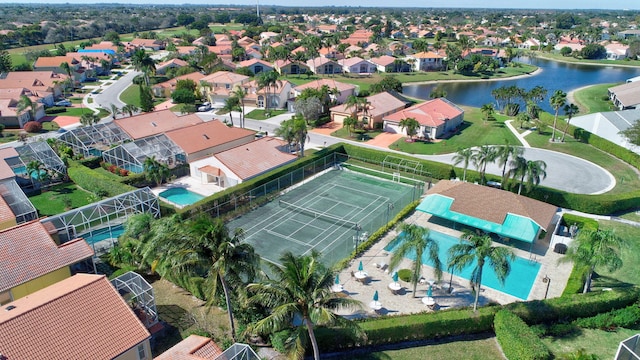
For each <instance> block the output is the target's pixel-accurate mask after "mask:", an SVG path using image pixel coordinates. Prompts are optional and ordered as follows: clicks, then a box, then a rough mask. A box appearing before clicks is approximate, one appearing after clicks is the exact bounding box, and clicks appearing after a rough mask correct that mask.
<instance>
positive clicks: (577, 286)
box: [562, 264, 589, 296]
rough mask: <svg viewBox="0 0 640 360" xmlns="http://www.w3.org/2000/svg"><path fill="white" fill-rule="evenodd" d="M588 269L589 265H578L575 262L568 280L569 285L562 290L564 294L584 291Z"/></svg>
mask: <svg viewBox="0 0 640 360" xmlns="http://www.w3.org/2000/svg"><path fill="white" fill-rule="evenodd" d="M588 270H589V266H578V265H575V264H574V265H573V269H571V274H569V279H568V280H567V286H565V287H564V290H563V291H562V296H566V295H573V294H579V293H582V290H583V289H584V282H585V280H586V277H587V271H588Z"/></svg>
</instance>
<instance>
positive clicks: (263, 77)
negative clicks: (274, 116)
mask: <svg viewBox="0 0 640 360" xmlns="http://www.w3.org/2000/svg"><path fill="white" fill-rule="evenodd" d="M257 82H258V88H260V89H265V93H266V95H265V99H264V112H265V114H268V113H269V105H270V104H269V103H270V102H271V99H270V96H269V95H270V94H271V88H272V87H274V86H276V85H277V84H278V72H277V71H275V70H271V71H264V72H261V73H260V74H258V77H257Z"/></svg>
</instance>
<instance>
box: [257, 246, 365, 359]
mask: <svg viewBox="0 0 640 360" xmlns="http://www.w3.org/2000/svg"><path fill="white" fill-rule="evenodd" d="M319 256H320V255H319V253H318V252H317V251H315V250H314V251H312V253H311V255H302V256H295V255H293V254H292V253H291V252H286V253H285V254H283V255H282V256H281V257H280V261H279V262H280V264H282V265H281V267H280V266H277V265H275V264H272V263H269V264H268V265H269V267H270V269H271V272H272V273H273V274H274V276H273V278H269V279H267V280H265V281H264V282H261V283H256V284H250V285H249V286H248V289H249V291H250V292H251V293H253V294H254V295H253V296H252V297H251V298H250V299H249V302H250V303H254V304H261V305H262V306H265V307H266V308H268V309H270V310H271V311H270V313H269V315H268V316H267V317H265V318H264V319H262V320H260V321H258V322H257V323H255V324H254V325H253V326H251V327H250V330H251V331H255V332H258V333H263V334H264V333H273V332H276V331H280V330H282V329H289V328H291V327H292V326H296V329H295V330H294V334H293V335H292V336H291V337H290V341H287V345H288V347H289V350H290V352H291V354H292V355H293V356H292V357H293V358H297V359H302V358H303V357H304V352H305V347H306V344H307V340H310V341H311V346H312V348H313V357H314V359H316V360H318V359H320V350H319V349H318V343H317V340H316V336H315V332H314V330H315V327H316V326H330V325H336V324H339V325H342V326H347V327H348V328H350V329H354V330H355V328H354V327H355V326H357V325H356V323H354V322H351V321H349V320H346V319H345V318H343V317H341V316H339V315H336V313H335V311H336V310H339V309H343V308H361V307H362V304H361V303H360V302H359V301H357V300H354V299H350V298H341V297H337V296H335V295H334V294H333V293H332V292H331V286H332V285H333V281H334V278H335V274H334V273H333V271H331V270H330V269H328V268H326V267H325V266H324V265H322V263H321V262H320V261H319V259H318V258H319ZM295 317H300V318H301V320H302V321H299V322H295V323H294V318H295ZM305 330H306V332H307V336H308V338H307V336H305V334H304V332H305Z"/></svg>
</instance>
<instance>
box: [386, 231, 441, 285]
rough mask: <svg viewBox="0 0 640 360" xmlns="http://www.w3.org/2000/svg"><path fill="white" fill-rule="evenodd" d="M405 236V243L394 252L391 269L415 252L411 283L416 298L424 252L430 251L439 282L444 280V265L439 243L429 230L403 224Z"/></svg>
mask: <svg viewBox="0 0 640 360" xmlns="http://www.w3.org/2000/svg"><path fill="white" fill-rule="evenodd" d="M401 229H402V233H403V234H404V241H403V242H402V244H400V246H398V248H397V249H396V250H395V251H394V252H393V255H392V256H391V260H390V261H389V268H390V269H396V268H397V267H398V265H400V262H402V260H403V259H404V258H405V256H407V255H408V254H410V253H411V254H413V253H414V252H415V257H416V258H415V260H414V261H413V272H412V274H411V283H412V284H413V297H416V293H417V291H416V289H417V287H418V281H419V280H420V273H421V272H422V261H423V259H422V255H423V254H424V251H425V250H427V251H428V256H429V260H431V262H432V263H433V269H434V271H435V275H436V277H437V278H438V281H439V280H440V279H442V263H441V262H440V258H439V257H438V250H439V247H438V243H437V242H436V241H434V240H432V239H430V238H429V229H427V228H423V227H421V226H418V225H415V224H407V223H403V224H402V226H401Z"/></svg>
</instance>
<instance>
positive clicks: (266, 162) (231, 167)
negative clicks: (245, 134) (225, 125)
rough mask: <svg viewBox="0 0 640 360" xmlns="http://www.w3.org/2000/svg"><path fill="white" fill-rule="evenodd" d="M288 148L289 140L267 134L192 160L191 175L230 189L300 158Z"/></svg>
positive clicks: (190, 165)
mask: <svg viewBox="0 0 640 360" xmlns="http://www.w3.org/2000/svg"><path fill="white" fill-rule="evenodd" d="M286 150H287V145H286V143H285V142H283V141H281V140H279V139H275V138H272V137H269V136H266V137H263V138H261V139H257V140H254V141H252V142H250V143H247V144H244V145H240V146H237V147H234V148H231V149H229V150H226V151H223V152H220V153H217V154H215V155H213V156H211V157H208V158H206V159H202V160H198V161H194V162H192V163H190V164H189V167H190V172H191V176H193V177H196V178H200V179H201V181H202V183H203V184H214V185H217V186H220V187H222V188H228V187H231V186H234V185H237V184H239V183H242V182H244V181H247V180H249V179H252V178H254V177H256V176H259V175H261V174H264V173H266V172H269V171H271V170H273V169H275V168H277V167H280V166H283V165H286V164H288V163H290V162H293V161H296V159H297V156H296V155H293V154H291V153H289V152H287V151H286Z"/></svg>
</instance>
